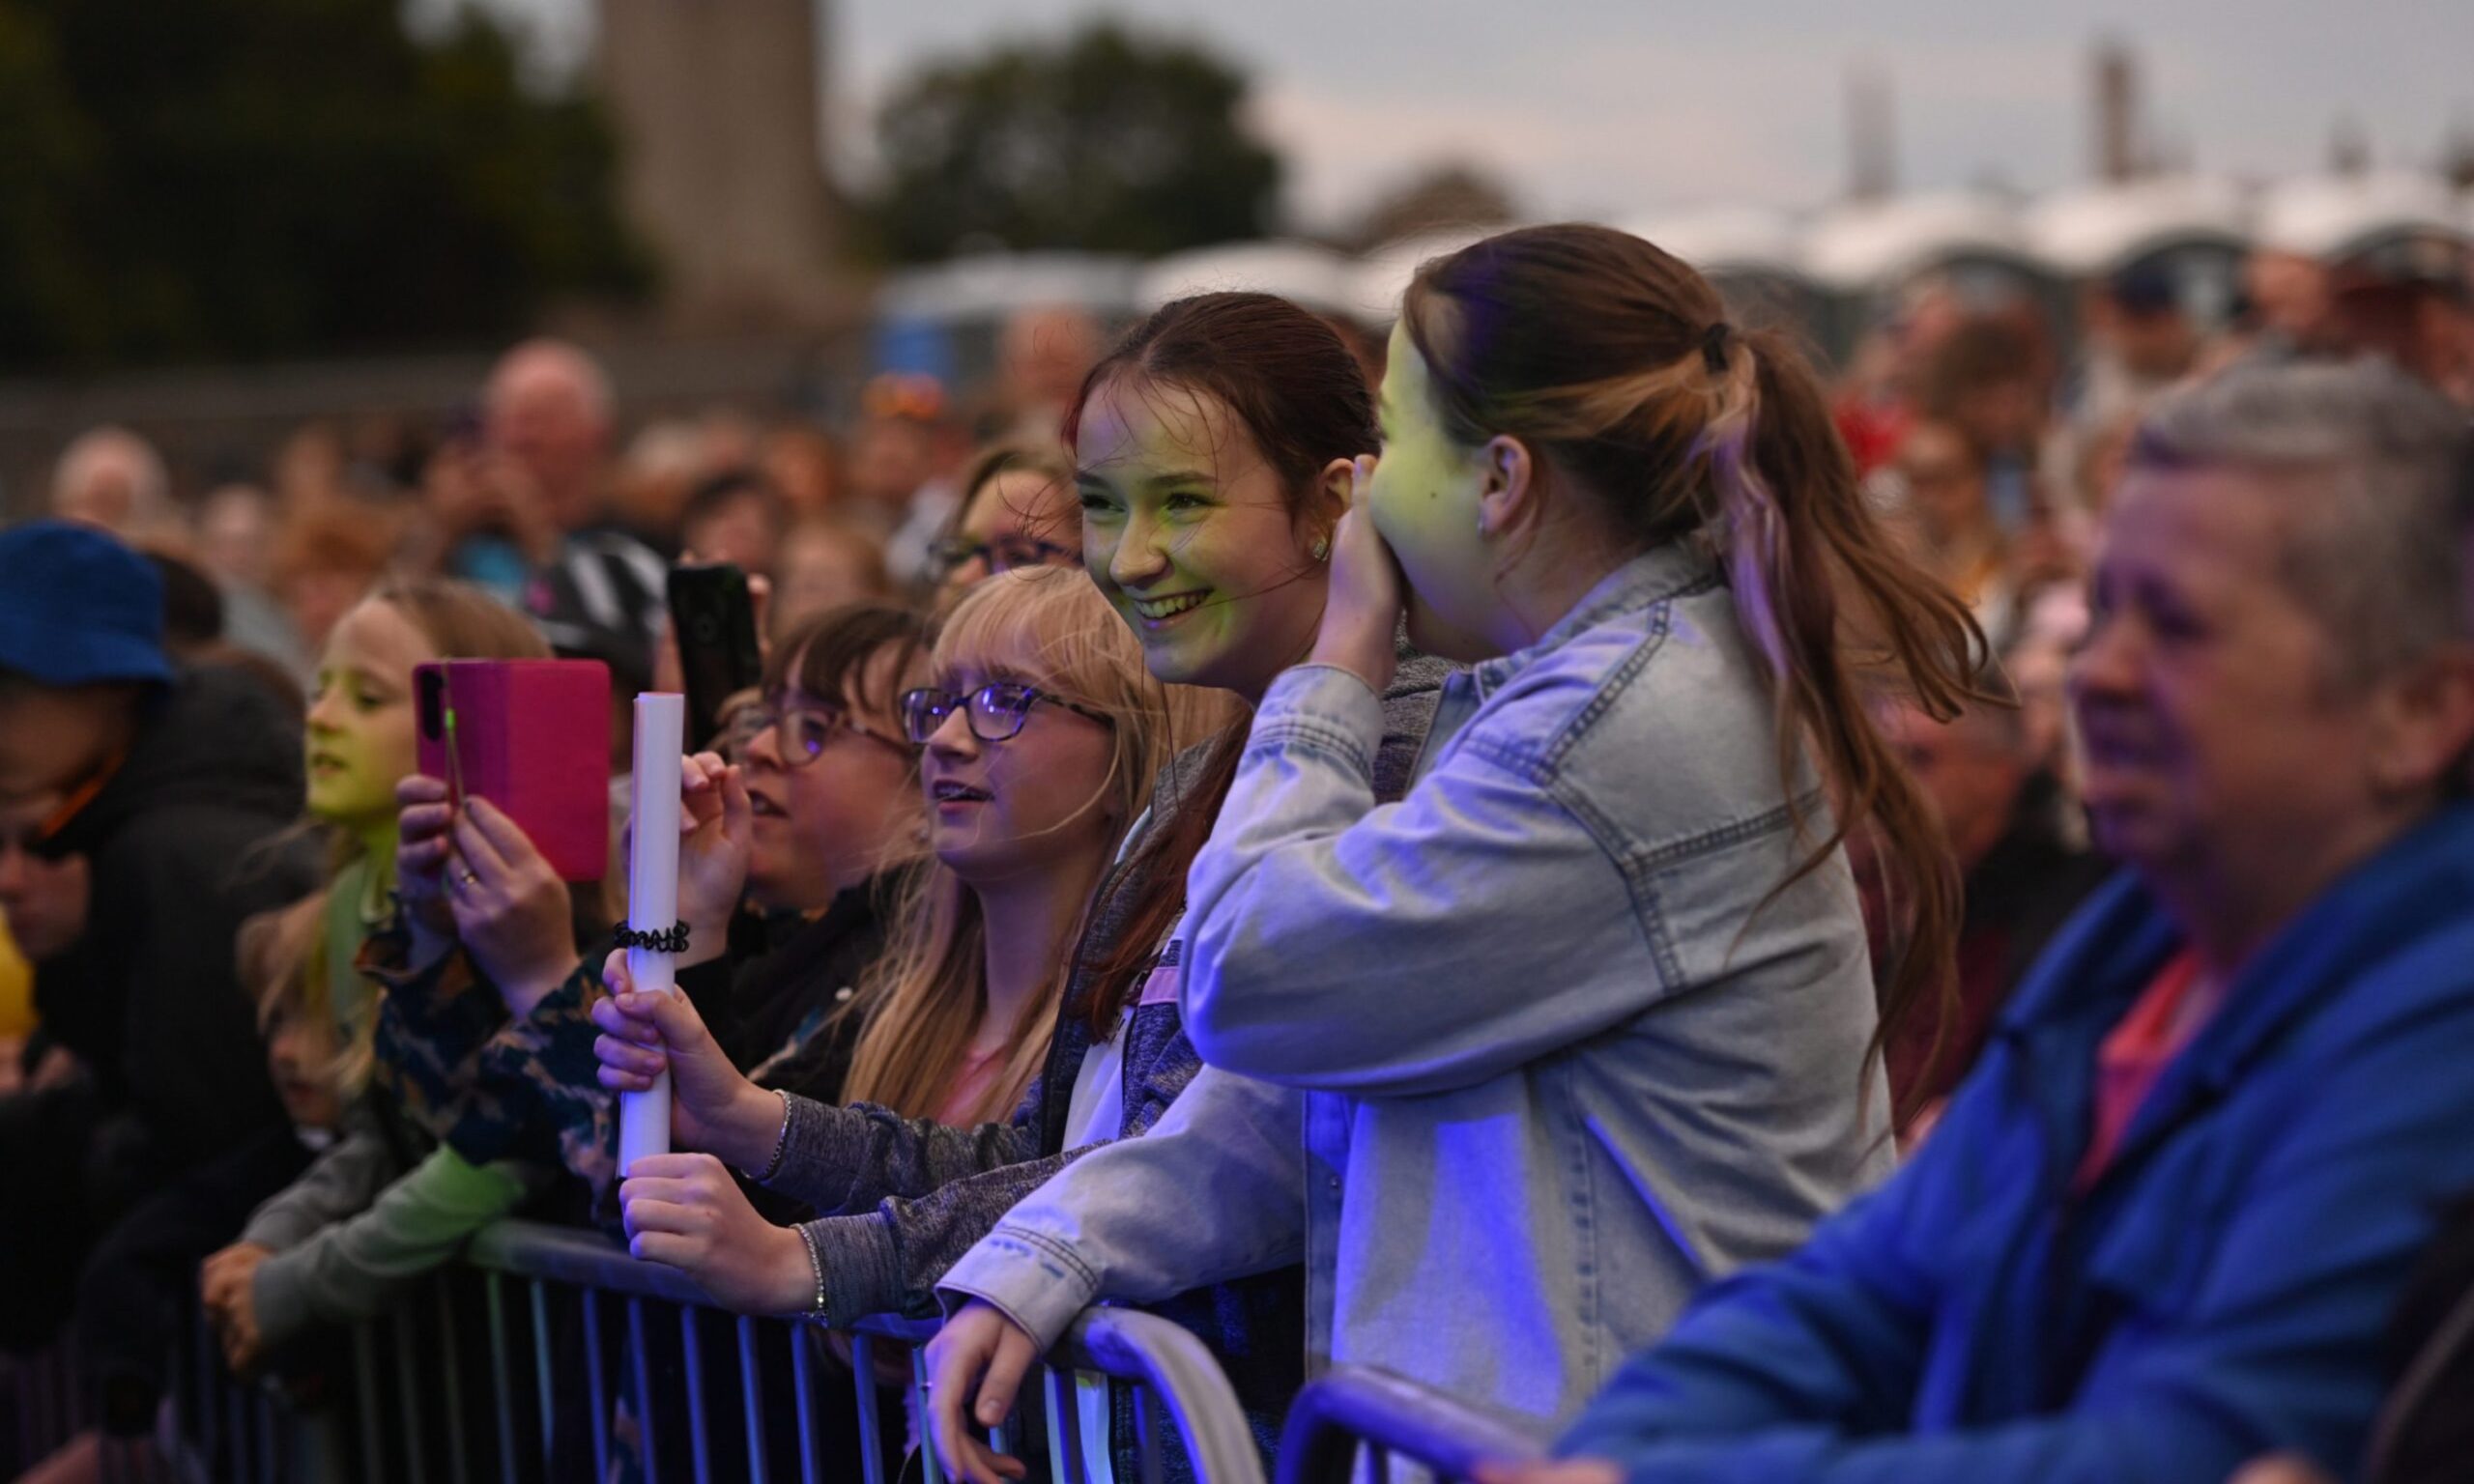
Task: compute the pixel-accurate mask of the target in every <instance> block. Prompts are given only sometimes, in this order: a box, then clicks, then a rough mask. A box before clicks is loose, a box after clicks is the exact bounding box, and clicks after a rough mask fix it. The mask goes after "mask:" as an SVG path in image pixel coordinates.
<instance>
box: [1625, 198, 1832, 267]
mask: <svg viewBox="0 0 2474 1484" xmlns="http://www.w3.org/2000/svg"><path fill="white" fill-rule="evenodd" d="M1616 225H1618V226H1620V227H1622V228H1623V229H1624V230H1625V231H1626V232H1629V233H1631V234H1632V235H1633V236H1634V237H1638V238H1644V239H1647V240H1648V241H1649V242H1651V243H1654V244H1656V245H1657V246H1659V247H1662V248H1664V249H1666V250H1667V251H1668V252H1670V253H1673V254H1674V255H1675V256H1677V257H1679V258H1682V259H1683V261H1684V262H1686V263H1689V264H1691V265H1692V266H1693V267H1694V268H1697V269H1699V270H1701V271H1703V272H1705V273H1730V272H1737V273H1769V274H1776V275H1779V276H1783V277H1798V278H1800V277H1802V276H1803V275H1804V267H1803V245H1802V235H1801V234H1800V233H1799V232H1798V230H1797V228H1796V222H1795V219H1794V218H1793V217H1791V216H1789V215H1788V214H1786V213H1784V212H1773V211H1769V210H1767V209H1765V208H1762V207H1757V206H1713V207H1705V208H1703V209H1701V210H1698V211H1688V212H1671V213H1667V214H1662V215H1654V216H1636V217H1633V218H1631V219H1630V220H1627V221H1621V222H1618V223H1616Z"/></svg>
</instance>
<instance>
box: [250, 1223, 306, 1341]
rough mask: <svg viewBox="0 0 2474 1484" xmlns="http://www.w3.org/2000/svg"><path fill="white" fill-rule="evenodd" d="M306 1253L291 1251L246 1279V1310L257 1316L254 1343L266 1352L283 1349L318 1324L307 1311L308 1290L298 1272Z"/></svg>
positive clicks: (303, 1263)
mask: <svg viewBox="0 0 2474 1484" xmlns="http://www.w3.org/2000/svg"><path fill="white" fill-rule="evenodd" d="M308 1255H309V1254H308V1250H307V1249H306V1248H305V1247H299V1246H296V1247H292V1248H289V1249H287V1250H285V1251H281V1252H277V1253H276V1254H275V1255H274V1256H273V1257H270V1258H268V1259H267V1260H266V1261H265V1262H263V1263H260V1264H258V1270H257V1271H256V1272H253V1273H251V1274H250V1275H249V1307H250V1308H251V1309H252V1310H254V1311H255V1312H256V1314H257V1319H258V1340H259V1343H260V1344H261V1345H262V1346H263V1347H264V1348H265V1349H267V1350H274V1349H276V1348H278V1347H279V1346H282V1345H285V1344H287V1343H289V1342H290V1341H291V1340H293V1339H294V1338H295V1337H296V1336H298V1335H300V1334H301V1333H302V1332H303V1331H305V1330H307V1329H308V1328H309V1327H311V1326H312V1325H314V1324H316V1323H317V1322H318V1316H317V1315H316V1314H315V1313H313V1312H312V1311H311V1310H310V1307H309V1286H308V1284H307V1283H305V1282H304V1281H302V1273H301V1271H300V1270H301V1269H302V1268H305V1267H306V1266H307V1262H306V1259H307V1258H308Z"/></svg>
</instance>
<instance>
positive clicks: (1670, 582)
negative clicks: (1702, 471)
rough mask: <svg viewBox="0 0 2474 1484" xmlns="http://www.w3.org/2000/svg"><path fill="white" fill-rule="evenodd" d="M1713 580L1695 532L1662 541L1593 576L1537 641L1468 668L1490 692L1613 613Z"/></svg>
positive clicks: (1708, 560)
mask: <svg viewBox="0 0 2474 1484" xmlns="http://www.w3.org/2000/svg"><path fill="white" fill-rule="evenodd" d="M1717 580H1718V569H1717V565H1716V563H1715V562H1713V561H1712V559H1711V557H1710V555H1709V553H1708V551H1707V550H1706V549H1705V548H1704V547H1703V546H1702V544H1701V541H1700V539H1699V538H1698V537H1697V536H1686V537H1684V538H1683V539H1680V540H1675V541H1668V542H1665V543H1662V544H1660V545H1658V546H1654V547H1652V548H1651V549H1650V550H1648V551H1646V552H1643V553H1642V554H1641V555H1640V556H1638V557H1633V558H1632V559H1631V560H1629V561H1627V562H1625V563H1624V564H1623V565H1622V566H1620V567H1617V568H1616V569H1615V570H1614V571H1612V572H1609V573H1608V574H1606V576H1604V577H1603V578H1600V579H1599V580H1598V583H1597V586H1595V587H1592V588H1591V589H1590V590H1589V591H1588V593H1587V594H1585V595H1584V596H1583V597H1582V598H1581V600H1580V601H1579V602H1578V603H1575V604H1573V605H1572V609H1571V612H1569V613H1568V614H1565V615H1564V616H1563V617H1561V618H1558V619H1556V620H1555V622H1554V623H1553V624H1552V625H1550V626H1549V627H1548V628H1547V630H1546V632H1545V633H1543V634H1540V635H1539V636H1538V638H1537V640H1536V641H1535V642H1532V643H1530V644H1528V645H1526V646H1524V647H1522V648H1519V649H1515V650H1513V651H1512V652H1511V653H1510V654H1505V655H1498V656H1496V657H1495V658H1493V659H1491V660H1482V661H1480V662H1479V663H1478V664H1476V665H1474V666H1472V667H1471V668H1470V671H1469V674H1470V679H1471V681H1472V682H1473V683H1474V684H1475V685H1476V687H1477V692H1478V695H1479V696H1481V697H1484V696H1488V695H1491V694H1493V693H1494V691H1495V690H1497V689H1498V688H1499V687H1501V686H1502V685H1504V684H1505V683H1506V682H1507V681H1510V679H1511V678H1512V677H1513V676H1515V675H1517V674H1519V673H1520V672H1521V671H1524V670H1527V669H1528V668H1529V667H1530V666H1532V665H1534V664H1536V663H1537V662H1538V660H1539V657H1540V656H1542V655H1546V654H1551V653H1553V652H1554V651H1555V650H1557V649H1559V648H1561V647H1562V646H1563V645H1564V644H1566V643H1567V642H1569V641H1570V640H1571V639H1572V637H1573V636H1574V635H1576V634H1581V633H1584V632H1586V631H1588V630H1589V629H1591V628H1594V627H1596V626H1597V624H1599V623H1602V622H1604V621H1605V620H1606V619H1607V618H1609V617H1611V616H1613V615H1614V614H1621V613H1630V612H1633V611H1635V610H1639V609H1644V608H1648V607H1651V606H1652V605H1654V604H1658V603H1663V602H1665V601H1667V600H1668V599H1669V598H1673V597H1676V596H1679V595H1681V594H1683V593H1684V592H1688V591H1692V590H1695V589H1698V588H1700V587H1702V586H1705V585H1708V584H1710V583H1713V582H1715V581H1717Z"/></svg>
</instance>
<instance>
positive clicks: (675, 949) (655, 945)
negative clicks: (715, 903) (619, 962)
mask: <svg viewBox="0 0 2474 1484" xmlns="http://www.w3.org/2000/svg"><path fill="white" fill-rule="evenodd" d="M619 947H620V948H641V949H643V950H645V951H646V952H647V953H652V954H683V953H685V952H687V925H686V924H685V923H680V924H679V925H678V926H676V928H667V929H664V930H661V931H655V932H646V931H644V930H643V929H641V928H630V927H628V926H627V925H626V924H624V923H621V924H619Z"/></svg>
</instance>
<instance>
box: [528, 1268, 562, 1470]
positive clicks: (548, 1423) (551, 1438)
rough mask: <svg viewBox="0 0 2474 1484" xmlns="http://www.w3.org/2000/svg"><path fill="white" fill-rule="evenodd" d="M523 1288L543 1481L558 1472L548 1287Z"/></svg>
mask: <svg viewBox="0 0 2474 1484" xmlns="http://www.w3.org/2000/svg"><path fill="white" fill-rule="evenodd" d="M525 1287H526V1288H528V1289H530V1290H532V1293H531V1295H530V1298H531V1299H532V1389H533V1391H534V1393H535V1395H534V1398H533V1400H534V1403H535V1404H536V1405H537V1406H539V1408H540V1409H541V1410H540V1411H539V1412H538V1413H535V1415H536V1416H538V1417H539V1418H540V1419H541V1477H543V1478H545V1479H546V1478H549V1477H550V1476H551V1475H552V1474H554V1473H556V1472H557V1471H558V1470H557V1467H556V1465H557V1460H558V1441H559V1430H558V1425H557V1423H556V1422H555V1421H554V1420H553V1418H554V1416H555V1415H556V1413H554V1411H553V1410H552V1407H553V1404H552V1398H551V1394H550V1285H549V1284H547V1283H544V1282H543V1281H541V1280H540V1279H539V1278H532V1279H528V1280H527V1281H526V1283H525Z"/></svg>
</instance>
